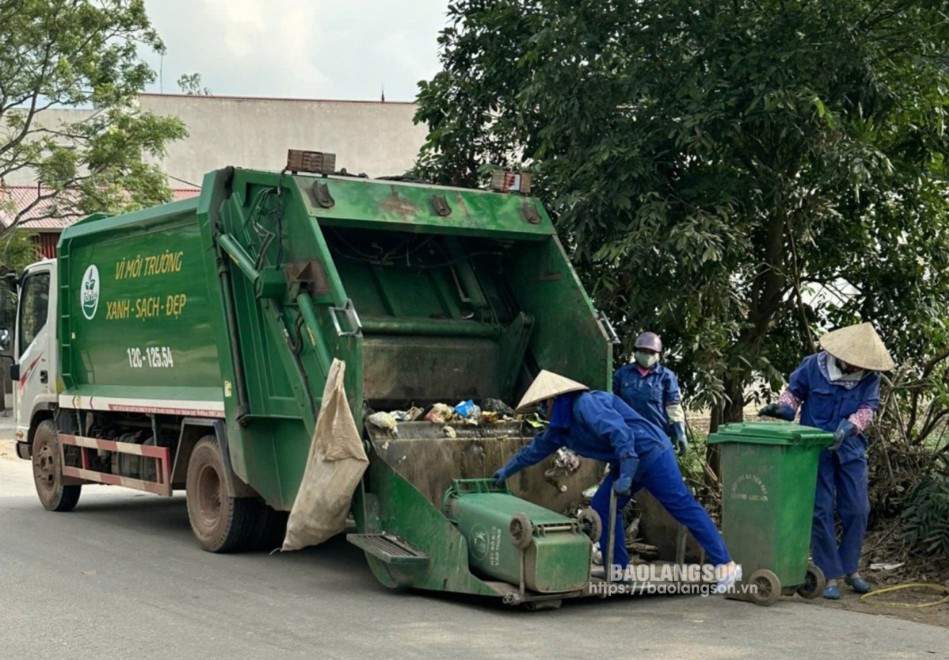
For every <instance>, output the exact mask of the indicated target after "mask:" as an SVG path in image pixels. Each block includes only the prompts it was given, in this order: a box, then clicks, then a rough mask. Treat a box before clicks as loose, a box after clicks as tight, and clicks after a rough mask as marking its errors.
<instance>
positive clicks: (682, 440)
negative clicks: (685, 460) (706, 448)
mask: <svg viewBox="0 0 949 660" xmlns="http://www.w3.org/2000/svg"><path fill="white" fill-rule="evenodd" d="M672 431H673V433H674V434H675V447H676V453H677V454H678V455H679V456H685V452H686V451H688V449H689V440H688V438H686V436H685V424H683V423H682V422H676V423H675V424H673V425H672Z"/></svg>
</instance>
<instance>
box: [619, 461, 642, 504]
mask: <svg viewBox="0 0 949 660" xmlns="http://www.w3.org/2000/svg"><path fill="white" fill-rule="evenodd" d="M638 469H639V459H638V458H635V457H633V456H627V457H625V458H622V459H620V462H619V476H618V477H616V480H615V481H614V482H613V492H614V493H616V494H617V495H620V496H623V495H629V494H630V492H629V491H630V490H631V489H632V487H633V477H635V476H636V470H638Z"/></svg>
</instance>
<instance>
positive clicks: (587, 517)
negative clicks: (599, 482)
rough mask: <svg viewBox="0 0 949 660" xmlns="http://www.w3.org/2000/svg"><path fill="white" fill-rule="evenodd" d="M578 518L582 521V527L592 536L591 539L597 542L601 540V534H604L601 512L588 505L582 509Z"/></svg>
mask: <svg viewBox="0 0 949 660" xmlns="http://www.w3.org/2000/svg"><path fill="white" fill-rule="evenodd" d="M577 519H578V520H579V521H580V529H581V530H582V531H583V532H584V533H585V534H586V535H587V536H589V537H590V540H591V541H593V542H594V543H596V542H597V541H599V540H600V535H601V534H603V521H602V520H600V514H598V513H597V512H596V511H594V510H593V509H592V508H591V507H586V508H583V509H580V513H579V514H577Z"/></svg>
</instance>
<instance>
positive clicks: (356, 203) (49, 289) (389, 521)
mask: <svg viewBox="0 0 949 660" xmlns="http://www.w3.org/2000/svg"><path fill="white" fill-rule="evenodd" d="M333 162H334V157H333V156H332V154H326V153H320V152H297V151H291V153H290V155H289V158H288V165H287V168H286V169H285V170H284V171H282V172H265V171H255V170H249V169H239V168H233V167H227V168H224V169H221V170H218V171H214V172H211V173H209V174H207V175H206V176H205V178H204V181H203V185H202V187H201V190H200V194H199V195H198V196H197V197H195V198H192V199H187V200H184V201H179V202H174V203H170V204H166V205H163V206H158V207H154V208H149V209H145V210H141V211H137V212H134V213H129V214H126V215H118V216H106V215H101V214H100V215H92V216H90V217H87V218H85V219H83V220H81V221H79V222H77V223H76V224H74V225H72V226H71V227H69V228H68V229H66V230H65V231H64V232H63V234H62V237H61V239H60V241H59V245H58V257H57V259H56V260H46V261H41V262H39V263H36V264H33V265H32V266H30V267H29V268H28V269H26V271H25V272H24V273H23V274H22V275H21V276H20V278H19V280H18V291H19V300H18V311H17V317H16V332H15V341H14V347H13V352H14V359H15V364H14V365H13V366H12V368H11V377H12V379H13V382H14V389H15V392H14V395H15V399H16V425H17V430H16V436H17V441H18V443H17V453H18V455H19V456H20V457H21V458H23V459H27V460H30V461H32V465H33V472H34V475H35V482H36V490H37V493H38V495H39V499H40V500H41V502H42V504H43V506H44V507H45V508H46V509H49V510H53V511H68V510H71V509H73V508H74V507H75V506H76V505H77V502H78V500H79V497H80V492H81V489H82V488H83V487H84V486H87V485H88V484H108V485H117V486H123V487H128V488H133V489H138V490H142V491H147V492H151V493H155V494H159V495H171V494H172V493H173V491H176V490H179V491H180V490H182V489H183V490H185V493H186V501H187V507H188V513H189V519H190V521H191V526H192V530H193V532H194V534H195V536H196V538H197V540H198V543H199V544H200V546H201V547H202V548H204V549H205V550H209V551H213V552H227V551H237V550H241V549H247V548H252V547H254V546H258V547H259V546H260V545H261V544H262V543H267V542H268V541H267V540H268V539H270V543H271V544H273V539H277V544H279V540H280V539H281V538H282V536H281V535H282V533H283V530H284V529H285V525H286V519H287V512H288V511H290V509H291V507H292V506H293V504H294V500H295V497H296V495H297V492H298V490H299V488H300V484H301V480H302V479H303V476H304V468H305V466H306V463H307V456H308V452H309V450H310V447H311V443H312V441H313V438H312V436H313V433H314V429H315V427H316V422H317V418H318V415H319V411H320V404H321V398H322V396H323V389H324V385H325V383H326V380H327V374H328V373H329V370H330V368H331V365H332V363H333V362H334V360H340V361H342V362H343V363H345V393H346V399H347V401H348V404H349V408H350V409H351V411H352V415H353V417H354V420H355V422H356V425H357V427H358V428H359V429H360V433H361V436H362V437H361V439H362V442H363V445H364V447H365V450H366V454H367V456H368V459H369V463H368V467H367V468H366V470H365V473H364V475H363V477H362V479H361V481H360V482H359V484H358V486H357V487H356V490H355V493H354V494H353V496H352V504H351V515H352V520H353V521H354V524H355V527H356V530H355V533H353V534H350V535H349V539H350V540H351V541H352V542H353V543H354V544H355V545H357V546H358V547H359V548H360V549H361V550H362V551H363V552H364V553H365V555H366V557H367V560H368V563H369V565H370V568H371V570H372V572H373V574H374V575H375V576H376V578H378V580H379V581H380V582H382V583H383V584H385V585H387V586H389V587H411V588H419V589H430V590H439V591H451V592H459V593H468V594H480V595H485V596H492V597H499V598H502V599H504V600H505V602H508V603H511V604H518V603H526V604H529V603H544V602H559V600H561V599H563V598H568V597H576V596H583V595H589V593H590V590H589V587H590V555H591V548H592V543H591V540H590V539H591V537H593V536H595V531H594V528H595V527H596V526H597V524H598V521H596V520H592V519H591V518H590V517H589V516H587V517H584V516H582V515H581V516H577V515H572V514H574V513H575V512H576V508H575V505H576V503H577V502H580V501H581V500H582V497H581V493H582V491H583V490H584V489H586V488H589V487H590V486H592V485H595V484H596V483H597V481H598V480H599V478H600V477H601V476H602V470H603V466H602V465H600V464H596V463H594V462H590V461H585V462H583V463H582V464H581V466H580V468H579V469H572V470H571V469H564V470H560V469H559V468H558V466H557V465H556V460H555V458H552V459H551V460H550V461H548V462H546V463H542V464H540V465H538V466H535V467H534V468H531V469H529V470H526V471H525V472H524V473H523V475H520V476H518V477H517V478H516V479H515V480H512V483H511V488H512V490H511V491H508V490H507V489H506V488H498V487H496V486H494V485H493V484H492V483H491V482H490V481H488V480H487V479H489V478H490V475H492V474H493V472H494V471H495V470H496V469H497V468H499V467H500V466H501V465H502V464H503V463H504V461H505V460H506V459H507V458H508V457H509V456H510V455H511V454H512V453H514V452H515V451H516V450H517V449H519V448H520V447H521V446H523V445H524V444H526V443H527V442H528V441H529V440H530V439H531V437H532V435H533V434H534V433H536V429H535V428H532V427H531V426H529V425H528V424H527V423H526V422H525V421H524V420H522V419H520V418H517V417H505V416H504V415H499V414H495V416H496V417H497V419H496V420H495V421H491V422H487V421H484V420H482V422H481V423H479V424H476V425H475V424H461V425H456V426H454V427H451V428H448V427H449V426H450V425H447V424H436V423H432V422H431V421H426V420H425V419H424V416H419V417H416V418H414V420H412V421H402V422H399V423H398V426H397V428H396V429H385V428H379V427H375V426H373V425H371V424H367V423H366V418H367V417H368V416H369V415H370V414H371V413H372V412H374V411H393V410H407V409H411V408H413V407H415V408H416V409H421V410H422V411H423V412H424V411H425V410H426V408H428V407H430V406H432V405H433V404H436V403H440V402H441V403H447V404H448V405H455V404H457V403H458V402H462V401H468V400H471V401H474V402H475V403H478V402H482V401H485V400H489V401H500V402H503V403H506V404H508V405H511V404H513V403H515V402H516V401H517V400H518V399H519V397H520V396H521V395H522V394H523V392H524V391H525V390H526V388H527V386H528V385H529V383H530V382H531V380H532V378H533V377H534V375H536V373H538V372H539V370H540V369H550V370H553V371H556V372H558V373H561V374H564V375H565V376H568V377H570V378H573V379H575V380H578V381H581V382H583V383H585V384H587V385H589V386H590V387H593V388H600V389H607V388H608V386H609V382H610V374H611V346H610V341H611V332H612V330H611V329H610V328H609V327H608V325H606V324H605V323H604V322H603V321H602V320H601V319H600V318H598V316H597V314H596V312H595V310H594V308H593V307H592V305H591V302H590V300H589V298H588V297H587V295H586V294H585V292H584V290H583V288H582V287H581V285H580V282H579V281H578V279H577V276H576V274H575V273H574V271H573V270H572V268H571V266H570V264H569V262H568V260H567V257H566V255H565V252H564V249H563V247H562V246H561V244H560V243H559V241H558V239H557V235H556V233H555V230H554V227H553V225H552V223H551V221H550V219H549V217H548V216H547V214H546V212H545V211H544V209H543V207H542V206H541V204H540V203H539V202H538V201H537V200H536V199H534V198H531V197H530V196H528V195H525V194H521V193H520V191H519V190H514V191H511V190H507V191H505V192H492V191H482V190H469V189H459V188H447V187H436V186H430V185H422V184H418V183H411V182H405V181H400V180H373V179H368V178H364V177H353V176H347V175H345V174H340V173H334V172H333V170H334V167H333ZM512 180H513V181H514V185H515V187H517V186H518V185H519V181H520V180H519V179H517V178H513V179H511V178H508V179H504V177H501V179H500V181H501V184H500V185H499V186H498V187H499V188H503V187H504V186H505V185H507V186H508V187H510V184H511V181H512ZM505 182H506V183H505ZM484 417H485V419H488V418H489V417H490V415H485V416H484ZM574 468H575V466H574ZM270 547H273V545H271V546H270ZM566 567H569V568H566ZM578 567H579V574H578Z"/></svg>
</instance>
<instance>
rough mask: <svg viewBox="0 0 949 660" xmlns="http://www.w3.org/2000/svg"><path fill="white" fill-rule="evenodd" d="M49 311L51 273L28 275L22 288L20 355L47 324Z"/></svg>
mask: <svg viewBox="0 0 949 660" xmlns="http://www.w3.org/2000/svg"><path fill="white" fill-rule="evenodd" d="M48 312H49V273H36V274H35V275H28V276H27V278H26V279H25V280H24V282H23V285H22V287H21V289H20V328H19V330H20V333H19V334H20V355H21V356H22V355H23V353H24V352H25V351H26V349H27V348H28V347H29V345H30V344H32V343H33V340H34V339H36V335H38V334H39V333H40V330H42V329H43V326H44V325H46V317H47V315H48Z"/></svg>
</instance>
